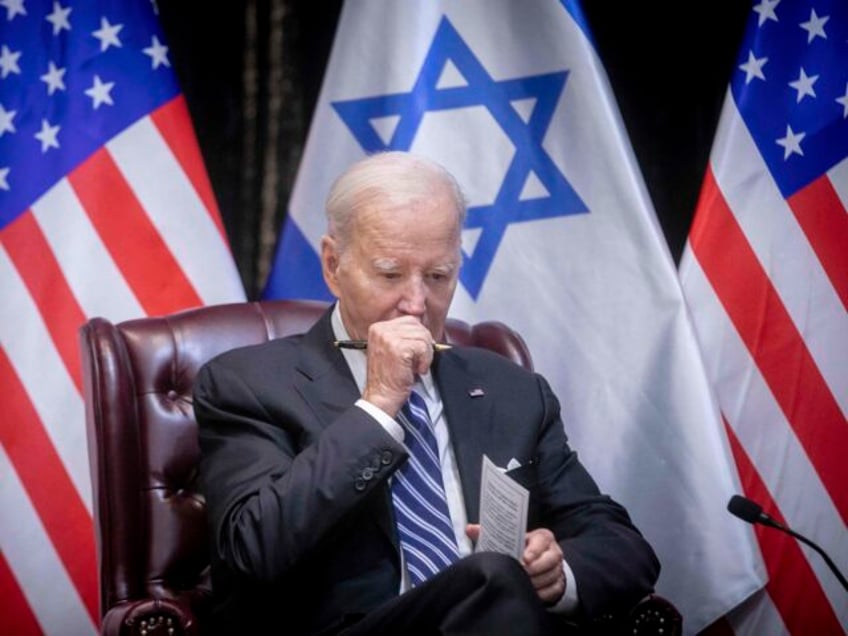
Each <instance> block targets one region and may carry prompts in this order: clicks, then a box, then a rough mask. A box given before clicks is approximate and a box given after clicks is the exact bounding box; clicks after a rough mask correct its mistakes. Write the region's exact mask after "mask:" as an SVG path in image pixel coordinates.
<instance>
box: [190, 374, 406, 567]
mask: <svg viewBox="0 0 848 636" xmlns="http://www.w3.org/2000/svg"><path fill="white" fill-rule="evenodd" d="M255 386H256V384H255V383H254V382H246V381H245V380H244V378H243V377H242V374H241V373H239V372H238V371H237V370H236V369H235V368H233V367H232V366H228V365H227V364H224V363H222V362H220V361H219V360H213V361H212V362H210V363H207V365H205V366H204V367H203V368H202V369H201V371H200V372H199V373H198V376H197V379H196V382H195V388H194V411H195V415H196V419H197V422H198V427H199V440H200V448H201V461H200V483H201V487H202V490H203V492H204V494H205V497H206V500H207V511H208V516H209V523H210V532H211V537H212V546H211V547H212V550H213V556H214V557H215V558H217V559H219V560H221V561H223V562H224V563H226V565H227V567H228V568H229V569H230V570H231V571H233V572H234V573H237V574H238V575H240V576H245V577H248V578H250V579H252V580H255V581H258V582H272V581H275V580H279V579H280V578H281V577H285V576H286V575H287V574H288V573H289V572H290V571H291V570H292V569H293V568H296V567H298V565H300V564H301V563H302V562H304V561H305V560H307V559H308V558H309V556H310V554H314V551H315V550H317V549H319V547H320V545H321V543H322V542H323V541H325V540H327V539H328V538H329V537H331V536H332V534H333V532H334V530H335V529H336V528H337V527H338V526H339V524H342V523H343V522H344V520H345V519H346V518H347V517H348V516H349V515H351V514H353V513H354V511H356V510H357V509H358V508H359V507H360V506H363V505H365V502H367V501H368V500H369V498H373V497H372V495H374V493H375V490H377V489H379V488H381V487H382V484H384V483H385V481H386V479H387V478H388V476H389V475H390V474H391V473H392V472H393V471H394V470H395V469H396V467H397V466H398V465H399V464H400V463H401V462H402V461H404V460H405V458H406V453H405V450H404V448H403V446H402V445H401V444H398V443H397V442H396V441H395V440H394V439H393V438H392V437H391V436H390V435H389V434H388V433H387V432H385V430H384V429H383V428H382V427H381V426H380V425H379V424H378V423H376V422H375V420H374V419H372V418H371V417H370V416H369V415H367V414H366V413H365V412H364V411H363V410H362V409H360V408H359V407H356V406H353V405H351V406H350V407H349V408H347V409H345V410H343V411H341V412H339V413H337V414H334V419H332V420H331V421H329V422H328V423H321V422H319V421H318V418H317V417H316V415H315V413H314V412H312V411H311V410H310V408H309V407H308V405H306V404H304V403H303V401H302V400H300V399H298V396H297V395H296V394H295V392H294V391H292V390H291V388H289V387H287V386H286V383H285V381H284V380H283V381H280V382H279V383H278V384H277V385H276V386H278V387H279V388H278V389H277V392H278V394H277V395H276V396H275V397H274V399H273V404H274V405H273V407H269V404H268V401H267V400H265V399H263V397H262V396H260V395H257V394H256V391H255V389H254V388H253V387H255ZM280 392H282V393H286V394H288V393H291V399H290V400H286V399H282V398H281V397H280V395H279V393H280ZM280 405H283V406H280Z"/></svg>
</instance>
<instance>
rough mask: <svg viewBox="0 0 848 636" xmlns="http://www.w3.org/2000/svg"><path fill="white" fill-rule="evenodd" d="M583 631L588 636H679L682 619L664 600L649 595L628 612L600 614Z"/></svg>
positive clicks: (681, 631) (657, 596) (658, 596)
mask: <svg viewBox="0 0 848 636" xmlns="http://www.w3.org/2000/svg"><path fill="white" fill-rule="evenodd" d="M583 630H584V632H585V633H587V634H590V635H591V636H681V634H682V633H683V617H682V616H681V614H680V612H679V611H678V610H677V608H676V607H675V606H674V605H673V604H672V603H671V602H670V601H669V600H668V599H666V598H664V597H662V596H660V595H659V594H649V595H648V596H646V597H645V598H643V599H642V600H641V601H639V602H638V603H637V604H636V605H635V606H634V607H633V609H631V610H630V611H629V612H621V613H616V614H604V615H603V616H601V617H600V618H596V619H595V620H593V621H592V622H591V623H589V624H588V625H586V626H584V628H583ZM584 632H581V633H584Z"/></svg>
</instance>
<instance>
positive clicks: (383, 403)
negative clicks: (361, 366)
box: [362, 316, 433, 416]
mask: <svg viewBox="0 0 848 636" xmlns="http://www.w3.org/2000/svg"><path fill="white" fill-rule="evenodd" d="M367 353H368V370H367V377H366V379H365V390H364V391H363V393H362V397H363V398H364V399H365V400H367V401H368V402H370V403H371V404H373V405H374V406H377V407H379V408H381V409H382V410H383V411H385V412H386V413H388V414H389V415H391V416H394V415H395V414H396V413H397V412H398V411H399V410H400V408H401V407H402V406H403V405H404V403H405V402H406V400H407V399H408V398H409V392H410V391H411V390H412V386H413V384H415V376H416V375H423V374H425V373H427V371H428V370H429V369H430V364H432V362H433V336H432V334H431V333H430V331H429V330H428V329H427V328H426V327H425V326H424V325H422V324H421V321H420V320H418V319H417V318H415V317H413V316H402V317H400V318H395V319H393V320H387V321H384V322H375V323H374V324H372V325H371V326H370V327H369V329H368V350H367Z"/></svg>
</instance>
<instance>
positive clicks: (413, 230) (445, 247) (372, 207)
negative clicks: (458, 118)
mask: <svg viewBox="0 0 848 636" xmlns="http://www.w3.org/2000/svg"><path fill="white" fill-rule="evenodd" d="M460 229H461V228H458V227H457V215H456V211H455V208H454V202H453V199H452V198H451V197H450V196H449V195H448V194H447V193H443V194H440V195H438V196H434V197H432V198H431V199H428V200H426V201H418V202H415V203H412V204H406V205H403V206H401V207H397V206H395V207H388V206H387V205H385V204H381V203H380V202H378V201H375V202H374V203H372V204H369V205H367V206H364V207H363V208H362V209H360V210H359V212H358V213H357V216H356V219H355V221H354V224H353V228H352V230H351V240H350V242H349V244H348V245H347V247H346V249H344V251H342V252H341V253H340V252H339V250H338V247H339V246H338V243H337V241H336V240H335V239H333V238H330V237H328V236H325V237H324V239H323V240H322V244H321V261H322V266H323V270H324V278H325V280H326V281H327V285H328V286H329V288H330V290H331V291H332V292H333V294H334V295H335V296H336V297H337V298H338V299H339V306H340V310H341V316H342V320H343V321H344V324H345V327H346V328H347V330H348V333H349V335H350V337H351V338H356V339H359V338H361V339H367V337H368V327H369V326H370V325H371V324H372V323H374V322H379V321H384V320H390V319H392V318H398V317H400V316H415V317H416V318H418V319H419V320H420V321H421V323H422V324H423V325H424V326H425V327H427V328H428V329H429V330H430V333H432V334H433V337H434V338H435V339H436V340H441V339H442V338H443V333H444V325H445V318H446V316H447V312H448V308H449V307H450V303H451V299H452V298H453V292H454V290H455V289H456V282H457V277H458V275H459V266H460V251H459V241H460V234H459V233H460Z"/></svg>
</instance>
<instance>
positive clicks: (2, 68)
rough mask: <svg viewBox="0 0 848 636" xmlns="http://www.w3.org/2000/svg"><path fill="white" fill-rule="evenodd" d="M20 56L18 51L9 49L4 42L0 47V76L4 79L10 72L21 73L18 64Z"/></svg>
mask: <svg viewBox="0 0 848 636" xmlns="http://www.w3.org/2000/svg"><path fill="white" fill-rule="evenodd" d="M20 57H21V52H20V51H10V50H9V47H8V46H6V45H5V44H4V45H3V46H2V47H0V78H3V79H5V78H6V76H7V75H9V74H10V73H15V74H17V75H20V74H21V67H20V66H18V59H19V58H20Z"/></svg>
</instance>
